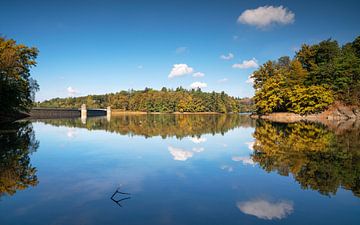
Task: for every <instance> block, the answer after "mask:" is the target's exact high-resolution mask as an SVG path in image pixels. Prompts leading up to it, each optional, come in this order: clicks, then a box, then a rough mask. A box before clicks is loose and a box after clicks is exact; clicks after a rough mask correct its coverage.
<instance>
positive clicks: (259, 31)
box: [0, 0, 360, 100]
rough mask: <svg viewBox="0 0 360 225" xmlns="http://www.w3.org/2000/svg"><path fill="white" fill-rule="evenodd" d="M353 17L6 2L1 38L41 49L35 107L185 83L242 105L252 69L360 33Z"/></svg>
mask: <svg viewBox="0 0 360 225" xmlns="http://www.w3.org/2000/svg"><path fill="white" fill-rule="evenodd" d="M259 7H260V8H259ZM246 10H248V11H246ZM359 11H360V3H359V2H358V1H250V0H248V1H241V0H237V1H230V0H229V1H226V0H213V1H194V0H193V1H187V0H183V1H145V0H144V1H140V0H128V1H112V0H102V1H100V0H88V1H75V0H71V1H64V0H63V1H39V0H32V1H26V0H23V1H18V0H12V1H2V2H1V6H0V33H1V34H2V35H3V36H6V37H8V38H13V39H15V40H17V41H18V42H19V43H24V44H26V45H29V46H36V47H37V48H38V49H39V50H40V54H39V57H38V66H37V67H36V68H35V69H33V71H32V75H33V77H34V78H35V79H36V80H37V81H38V83H39V84H40V91H39V92H38V93H37V100H44V99H49V98H53V97H67V96H80V95H87V94H102V93H109V92H116V91H119V90H128V89H130V88H134V89H144V88H145V87H152V88H156V89H160V88H161V87H163V86H166V87H171V88H175V87H178V86H183V87H185V88H190V86H191V85H193V86H202V87H203V88H202V89H203V90H204V91H212V90H215V91H222V90H224V91H225V92H227V93H229V94H230V95H233V96H240V97H245V96H252V95H253V90H252V85H251V83H249V80H248V76H249V75H251V73H252V71H253V70H254V69H256V65H261V64H262V63H264V62H265V61H267V60H269V59H276V58H278V57H280V56H283V55H290V56H293V55H294V52H295V50H296V49H297V48H299V47H300V46H301V44H302V43H309V44H311V43H316V42H319V41H321V40H323V39H327V38H333V39H336V40H338V41H339V42H340V43H344V42H348V41H352V40H353V39H354V38H355V37H356V36H358V35H360V23H359V21H360V13H359ZM230 53H231V54H230ZM222 55H223V56H224V57H221V56H222ZM234 65H235V66H234ZM174 68H175V69H174ZM173 69H174V70H173ZM194 73H195V77H194ZM169 76H170V77H169Z"/></svg>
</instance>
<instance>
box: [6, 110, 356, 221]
mask: <svg viewBox="0 0 360 225" xmlns="http://www.w3.org/2000/svg"><path fill="white" fill-rule="evenodd" d="M359 133H360V129H359V128H356V127H354V126H350V127H347V129H341V130H334V129H333V130H329V129H327V128H326V127H324V126H322V125H319V124H310V123H294V124H274V123H268V122H264V121H254V120H251V119H249V118H248V117H246V116H240V115H231V116H226V115H202V116H199V115H197V116H194V115H179V116H175V115H148V116H147V115H138V116H121V117H113V118H111V120H110V121H108V119H107V118H90V119H88V120H87V121H81V120H80V119H58V120H39V121H32V122H29V121H28V122H26V121H24V122H20V123H16V124H12V125H9V126H6V127H4V126H3V127H2V131H1V132H0V157H1V158H0V224H1V225H8V224H9V225H12V224H19V225H32V224H36V225H42V224H44V225H50V224H66V225H71V224H76V225H79V224H101V225H105V224H127V225H131V224H141V225H144V224H196V225H199V224H302V225H303V224H326V225H329V224H360V198H359V197H360V134H359Z"/></svg>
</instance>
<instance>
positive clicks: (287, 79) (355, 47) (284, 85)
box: [252, 36, 360, 114]
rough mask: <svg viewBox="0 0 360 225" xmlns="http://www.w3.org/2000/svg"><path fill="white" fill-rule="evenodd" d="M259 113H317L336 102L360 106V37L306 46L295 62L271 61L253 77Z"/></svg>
mask: <svg viewBox="0 0 360 225" xmlns="http://www.w3.org/2000/svg"><path fill="white" fill-rule="evenodd" d="M252 78H253V79H254V88H255V97H254V101H255V108H256V111H257V113H259V114H266V113H272V112H294V113H298V114H309V113H317V112H321V111H323V110H325V109H326V108H327V107H328V106H329V105H330V104H332V103H333V102H335V101H339V102H341V103H344V104H347V105H357V106H359V105H360V36H359V37H357V38H356V39H355V40H354V41H353V42H349V43H346V44H344V45H343V46H339V44H338V42H337V41H335V40H331V39H328V40H325V41H322V42H320V43H319V44H314V45H306V44H304V45H302V46H301V49H300V50H299V51H298V52H297V53H296V54H295V57H294V58H293V59H290V57H287V56H285V57H281V58H279V59H278V60H276V61H268V62H266V63H265V64H263V65H262V66H261V67H260V68H259V69H258V70H257V71H255V72H254V73H253V75H252Z"/></svg>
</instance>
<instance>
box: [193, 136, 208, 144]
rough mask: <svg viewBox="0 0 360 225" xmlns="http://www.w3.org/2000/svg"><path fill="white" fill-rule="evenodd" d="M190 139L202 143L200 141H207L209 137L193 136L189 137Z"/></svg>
mask: <svg viewBox="0 0 360 225" xmlns="http://www.w3.org/2000/svg"><path fill="white" fill-rule="evenodd" d="M189 139H190V141H192V142H194V143H195V144H200V143H202V142H206V141H207V139H206V138H204V137H199V138H198V137H191V138H189Z"/></svg>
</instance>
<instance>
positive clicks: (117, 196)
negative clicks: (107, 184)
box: [110, 188, 131, 207]
mask: <svg viewBox="0 0 360 225" xmlns="http://www.w3.org/2000/svg"><path fill="white" fill-rule="evenodd" d="M119 189H120V188H118V189H116V191H115V192H114V194H113V195H112V196H111V197H110V199H111V200H112V201H113V202H115V203H116V204H117V205H118V206H120V207H122V205H121V202H122V201H125V200H127V199H130V198H131V197H124V196H129V195H131V194H130V193H126V192H121V191H119Z"/></svg>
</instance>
